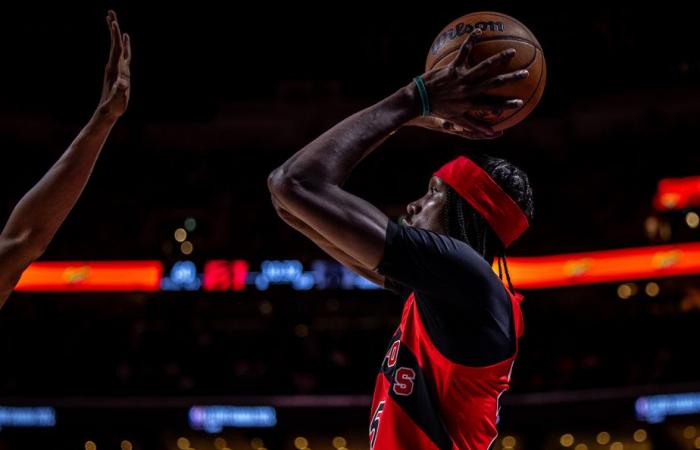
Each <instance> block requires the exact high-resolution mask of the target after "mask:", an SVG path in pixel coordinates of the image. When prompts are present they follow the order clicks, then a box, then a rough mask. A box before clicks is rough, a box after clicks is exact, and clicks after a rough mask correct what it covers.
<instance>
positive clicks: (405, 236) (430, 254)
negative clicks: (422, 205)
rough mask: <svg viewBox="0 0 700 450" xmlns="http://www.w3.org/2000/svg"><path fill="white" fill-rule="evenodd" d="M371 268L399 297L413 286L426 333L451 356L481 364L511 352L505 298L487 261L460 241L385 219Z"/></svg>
mask: <svg viewBox="0 0 700 450" xmlns="http://www.w3.org/2000/svg"><path fill="white" fill-rule="evenodd" d="M377 269H378V272H379V273H380V274H381V275H383V276H384V285H385V287H386V288H388V289H391V290H394V291H396V292H398V293H399V294H400V295H402V296H403V297H404V298H406V297H407V296H408V294H410V292H411V291H413V292H415V294H416V302H417V304H418V308H419V310H420V312H421V317H422V320H423V323H424V324H425V327H426V329H427V331H428V334H429V335H430V337H431V338H432V340H433V342H434V343H435V345H436V346H437V348H438V349H439V350H440V351H441V352H442V353H443V354H444V355H446V356H447V357H448V358H450V359H451V360H453V361H456V362H459V363H461V364H466V365H470V366H485V365H489V364H493V363H496V362H499V361H502V360H504V359H505V358H507V357H509V356H510V355H512V352H513V351H514V348H515V347H514V343H515V337H514V336H515V334H514V331H513V323H512V306H511V302H510V299H509V297H508V295H507V293H506V290H505V287H504V286H503V283H502V282H501V280H499V279H498V277H497V276H496V274H495V273H494V272H493V269H492V268H491V266H490V265H489V264H488V263H487V262H486V260H485V259H484V258H483V257H482V256H481V255H479V254H478V253H476V252H475V251H474V250H473V249H472V248H471V247H470V246H469V245H467V244H466V243H464V242H462V241H459V240H457V239H453V238H451V237H449V236H445V235H441V234H437V233H433V232H431V231H427V230H422V229H419V228H414V227H409V226H400V225H398V224H396V223H393V222H389V225H388V226H387V232H386V242H385V248H384V257H383V259H382V262H381V263H380V265H379V266H378V268H377Z"/></svg>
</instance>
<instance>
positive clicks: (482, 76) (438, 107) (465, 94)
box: [422, 28, 529, 134]
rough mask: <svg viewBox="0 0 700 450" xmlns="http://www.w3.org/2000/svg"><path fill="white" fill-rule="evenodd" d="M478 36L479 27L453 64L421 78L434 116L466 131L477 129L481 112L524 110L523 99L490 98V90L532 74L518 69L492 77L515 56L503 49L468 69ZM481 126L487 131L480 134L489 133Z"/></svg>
mask: <svg viewBox="0 0 700 450" xmlns="http://www.w3.org/2000/svg"><path fill="white" fill-rule="evenodd" d="M479 36H481V30H479V29H478V28H477V29H476V30H474V31H473V32H471V33H470V34H469V36H468V37H467V39H465V40H464V43H463V44H462V46H461V47H460V49H459V51H458V53H457V57H456V58H455V59H454V61H452V62H451V63H450V64H449V65H447V66H445V67H441V68H437V69H433V70H431V71H429V72H426V73H425V74H423V76H422V78H423V81H424V83H425V87H426V90H427V91H428V97H429V99H430V104H431V113H432V114H434V115H435V116H438V117H441V118H443V119H444V120H446V121H448V122H450V123H452V124H454V125H458V126H462V127H464V128H473V127H475V126H476V124H477V121H476V120H475V119H473V118H472V116H474V115H477V114H478V113H479V111H483V110H489V109H490V110H495V111H503V110H507V109H517V108H520V107H522V106H523V101H522V99H519V98H502V97H496V96H493V95H489V93H488V91H489V90H490V89H493V88H497V87H500V86H504V85H507V84H511V83H515V82H518V81H520V80H522V79H525V78H527V76H528V75H529V73H528V71H527V70H518V71H516V72H510V73H499V74H498V75H496V76H493V74H494V73H498V72H497V69H498V67H499V66H501V65H505V64H506V63H507V62H508V61H509V60H510V59H511V58H513V56H515V49H507V50H504V51H502V52H500V53H497V54H495V55H493V56H491V57H489V58H487V59H485V60H484V61H482V62H480V63H479V64H476V65H475V66H473V67H469V65H468V61H469V53H470V51H471V48H472V46H473V45H474V43H475V42H476V41H477V40H478V38H479ZM481 125H482V126H485V128H484V129H482V130H480V131H482V132H485V134H488V130H491V129H490V127H488V126H486V125H483V124H481Z"/></svg>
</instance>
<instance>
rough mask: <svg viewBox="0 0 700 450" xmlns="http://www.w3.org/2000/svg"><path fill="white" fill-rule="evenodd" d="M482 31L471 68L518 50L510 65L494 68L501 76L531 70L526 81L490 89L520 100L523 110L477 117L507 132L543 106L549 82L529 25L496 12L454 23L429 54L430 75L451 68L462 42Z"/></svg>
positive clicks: (495, 72)
mask: <svg viewBox="0 0 700 450" xmlns="http://www.w3.org/2000/svg"><path fill="white" fill-rule="evenodd" d="M477 28H480V29H481V31H482V34H481V37H480V38H479V40H478V41H477V42H476V43H475V44H474V46H473V48H472V51H471V54H470V55H469V61H468V64H469V66H470V67H473V66H475V65H476V64H478V63H480V62H481V61H483V60H485V59H486V58H488V57H490V56H493V55H495V54H497V53H499V52H501V51H503V50H507V49H509V48H514V49H515V50H516V54H515V56H514V57H513V58H512V59H511V60H510V61H509V62H508V63H506V64H502V65H499V66H498V67H494V73H492V74H491V75H493V76H495V75H497V74H498V73H506V72H515V71H517V70H522V69H527V70H528V72H530V75H529V76H528V77H527V78H525V79H524V80H520V81H517V82H515V83H511V84H508V85H505V86H500V87H497V88H493V89H490V90H489V91H488V92H487V93H488V94H489V95H494V96H498V97H503V98H519V99H522V101H523V106H522V108H519V109H517V110H481V111H478V112H477V113H476V114H474V115H473V117H474V118H475V119H479V120H481V121H483V122H486V123H488V124H489V125H491V126H492V127H493V129H494V130H497V131H499V130H505V129H506V128H510V127H512V126H513V125H515V124H517V123H519V122H520V121H521V120H523V119H524V118H525V117H527V116H528V114H530V112H532V110H533V109H534V108H535V106H537V103H539V101H540V98H541V97H542V93H543V92H544V85H545V81H546V79H547V66H546V65H545V61H544V54H543V53H542V47H541V46H540V43H539V42H537V39H536V38H535V36H534V35H533V34H532V32H531V31H530V30H528V29H527V27H526V26H525V25H523V24H522V23H520V22H518V21H517V20H515V19H514V18H512V17H510V16H507V15H505V14H501V13H495V12H477V13H472V14H467V15H466V16H462V17H460V18H459V19H456V20H454V21H452V22H451V23H450V24H449V25H447V26H446V27H445V28H444V29H443V30H442V31H441V32H440V34H438V36H437V38H435V41H434V42H433V45H432V46H431V47H430V51H429V52H428V58H427V60H426V62H425V69H426V71H428V70H431V69H433V68H439V67H443V66H446V65H448V64H449V63H450V62H452V60H453V59H454V58H455V57H456V56H457V52H458V51H459V48H460V46H461V45H462V42H464V39H466V37H467V35H469V33H471V32H472V31H473V30H475V29H477Z"/></svg>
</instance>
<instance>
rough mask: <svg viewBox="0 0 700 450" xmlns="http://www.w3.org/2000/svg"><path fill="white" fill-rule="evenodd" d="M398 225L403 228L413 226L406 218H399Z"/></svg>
mask: <svg viewBox="0 0 700 450" xmlns="http://www.w3.org/2000/svg"><path fill="white" fill-rule="evenodd" d="M399 223H400V224H401V225H403V226H405V227H410V226H413V225H411V223H410V222H409V221H408V220H406V216H401V217H399Z"/></svg>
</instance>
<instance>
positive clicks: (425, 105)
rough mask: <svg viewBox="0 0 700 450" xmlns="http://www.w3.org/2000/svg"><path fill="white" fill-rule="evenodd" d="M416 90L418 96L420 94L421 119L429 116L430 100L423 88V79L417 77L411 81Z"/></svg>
mask: <svg viewBox="0 0 700 450" xmlns="http://www.w3.org/2000/svg"><path fill="white" fill-rule="evenodd" d="M413 81H414V82H415V83H416V87H417V88H418V94H420V104H421V115H422V116H423V117H425V116H429V115H430V98H428V90H427V89H426V88H425V83H423V79H422V78H421V77H420V76H418V77H415V78H414V79H413Z"/></svg>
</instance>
